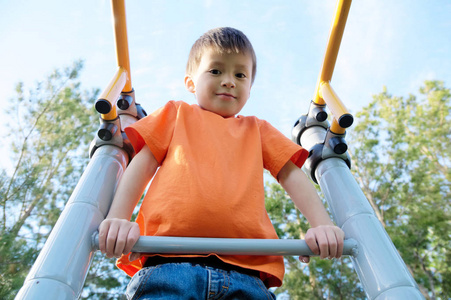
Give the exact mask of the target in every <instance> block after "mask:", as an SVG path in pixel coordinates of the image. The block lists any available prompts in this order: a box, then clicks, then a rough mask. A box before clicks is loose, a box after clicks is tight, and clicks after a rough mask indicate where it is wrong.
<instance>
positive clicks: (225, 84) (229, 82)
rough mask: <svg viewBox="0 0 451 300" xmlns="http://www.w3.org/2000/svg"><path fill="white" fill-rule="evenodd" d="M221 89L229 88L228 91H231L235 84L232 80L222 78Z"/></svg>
mask: <svg viewBox="0 0 451 300" xmlns="http://www.w3.org/2000/svg"><path fill="white" fill-rule="evenodd" d="M221 85H222V86H223V87H226V88H229V89H231V88H234V87H235V82H234V81H233V79H231V78H224V80H223V81H222V84H221Z"/></svg>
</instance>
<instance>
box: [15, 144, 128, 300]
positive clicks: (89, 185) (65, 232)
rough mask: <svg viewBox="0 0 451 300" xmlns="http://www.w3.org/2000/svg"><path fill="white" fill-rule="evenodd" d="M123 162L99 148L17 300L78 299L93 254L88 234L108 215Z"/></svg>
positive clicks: (119, 153)
mask: <svg viewBox="0 0 451 300" xmlns="http://www.w3.org/2000/svg"><path fill="white" fill-rule="evenodd" d="M127 162H128V155H127V154H126V153H125V151H124V150H122V149H119V148H118V147H116V146H110V145H105V146H102V147H100V148H99V149H97V151H96V152H95V153H94V155H93V157H92V158H91V160H90V162H89V164H88V166H87V168H86V170H85V171H84V173H83V176H82V177H81V178H80V181H79V182H78V184H77V186H76V188H75V190H74V191H73V193H72V195H71V197H70V199H69V201H68V203H67V204H66V207H65V208H64V210H63V213H62V214H61V216H60V217H59V218H58V221H57V223H56V224H55V227H54V228H53V230H52V232H51V234H50V236H49V238H48V239H47V241H46V242H45V245H44V247H43V248H42V250H41V252H40V253H39V256H38V258H37V259H36V261H35V263H34V264H33V267H32V268H31V270H30V272H29V273H28V276H27V278H26V279H25V282H24V285H23V287H22V288H21V289H20V291H19V293H18V294H17V296H16V298H15V299H16V300H19V299H26V300H36V299H43V300H44V299H45V300H60V299H78V297H79V295H80V293H81V291H82V288H83V284H84V280H85V278H86V275H87V272H88V269H89V265H90V263H91V259H92V257H93V254H94V252H93V250H92V246H91V245H92V241H91V238H92V233H93V232H94V231H96V230H97V228H98V227H99V224H100V222H102V221H103V219H104V218H105V216H106V214H107V212H108V210H109V207H110V204H111V201H112V199H113V195H114V191H115V189H116V185H117V182H118V181H119V179H120V178H121V176H122V173H123V172H124V171H125V168H126V165H127Z"/></svg>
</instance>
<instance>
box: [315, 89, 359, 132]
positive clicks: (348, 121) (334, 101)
mask: <svg viewBox="0 0 451 300" xmlns="http://www.w3.org/2000/svg"><path fill="white" fill-rule="evenodd" d="M319 92H320V95H321V98H323V99H324V100H325V101H326V103H327V106H328V107H329V109H330V111H331V112H332V115H333V116H334V119H335V120H336V121H337V123H338V125H339V126H340V127H341V128H348V127H350V126H351V125H352V123H353V121H354V118H353V117H352V115H351V114H350V113H349V111H348V109H347V108H346V106H345V105H344V104H343V102H342V101H341V100H340V98H339V97H338V95H337V93H335V91H334V89H333V88H332V86H331V85H330V83H329V82H324V83H323V84H321V86H320V90H319ZM334 133H337V134H338V133H339V132H334ZM340 134H341V133H340Z"/></svg>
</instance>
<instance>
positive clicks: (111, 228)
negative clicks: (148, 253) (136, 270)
mask: <svg viewBox="0 0 451 300" xmlns="http://www.w3.org/2000/svg"><path fill="white" fill-rule="evenodd" d="M139 237H140V231H139V226H138V224H137V223H135V222H130V221H128V220H125V219H116V218H113V219H105V220H103V222H102V223H100V226H99V249H100V251H101V252H102V253H104V254H106V256H107V257H108V258H112V257H116V258H119V257H121V255H122V254H128V253H130V251H131V250H132V248H133V246H134V245H135V244H136V242H137V241H138V239H139ZM139 256H140V255H139V254H138V253H132V254H131V255H130V261H133V260H136V259H138V258H139Z"/></svg>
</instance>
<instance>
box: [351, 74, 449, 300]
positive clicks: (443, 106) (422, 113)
mask: <svg viewBox="0 0 451 300" xmlns="http://www.w3.org/2000/svg"><path fill="white" fill-rule="evenodd" d="M419 92H420V95H421V98H418V97H416V96H414V95H409V96H408V97H407V98H404V97H394V96H392V95H390V94H388V92H387V90H386V89H385V90H384V91H383V92H382V93H380V94H379V95H376V96H374V98H373V101H372V102H371V103H370V104H369V105H368V106H367V107H365V108H364V109H363V110H362V112H360V113H358V114H357V118H358V120H357V122H356V123H357V124H358V125H357V126H356V127H355V128H354V129H353V130H351V137H350V139H349V141H350V146H351V149H352V148H354V149H355V150H353V155H352V156H353V162H354V168H353V170H354V175H355V177H356V178H357V180H358V182H359V183H360V185H361V187H362V190H363V191H364V193H365V194H366V196H367V198H368V200H369V202H370V203H371V205H372V206H373V208H374V210H375V211H376V213H377V216H378V218H379V220H380V221H381V223H382V224H383V225H384V226H385V229H386V230H387V232H388V234H389V235H390V237H391V238H392V240H393V242H394V244H395V246H396V247H397V249H398V251H399V252H400V254H401V256H402V257H403V259H404V261H405V262H406V264H407V266H408V267H409V269H410V270H411V272H412V273H413V275H414V277H415V279H416V281H417V283H418V284H419V286H420V289H421V291H422V293H423V294H424V296H425V297H427V298H430V299H438V298H441V299H448V297H449V296H450V293H451V285H450V281H451V267H450V266H451V264H450V262H451V256H450V253H449V249H450V246H451V244H450V237H449V233H450V232H451V230H450V229H451V228H450V227H451V224H450V220H451V216H450V207H449V204H450V192H451V172H450V166H451V162H450V155H451V150H450V149H451V116H450V108H451V94H450V90H449V89H448V88H445V87H444V83H443V82H439V81H426V82H425V84H424V86H423V87H421V88H420V90H419Z"/></svg>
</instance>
